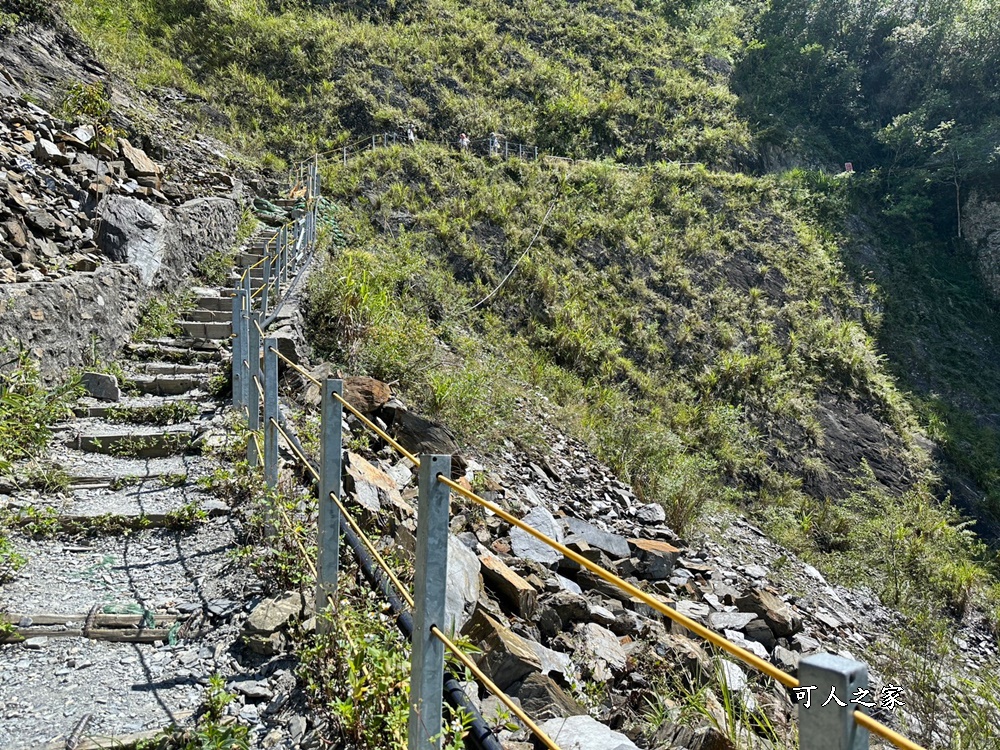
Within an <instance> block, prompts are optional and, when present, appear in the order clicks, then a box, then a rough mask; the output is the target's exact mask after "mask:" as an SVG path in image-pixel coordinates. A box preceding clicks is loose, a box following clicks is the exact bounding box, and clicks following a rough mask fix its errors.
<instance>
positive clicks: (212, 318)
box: [184, 309, 233, 323]
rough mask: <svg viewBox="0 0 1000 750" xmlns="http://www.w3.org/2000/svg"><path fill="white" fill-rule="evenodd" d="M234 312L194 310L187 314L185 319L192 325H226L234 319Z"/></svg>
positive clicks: (230, 310)
mask: <svg viewBox="0 0 1000 750" xmlns="http://www.w3.org/2000/svg"><path fill="white" fill-rule="evenodd" d="M232 317H233V311H232V309H229V310H192V311H191V312H188V313H185V314H184V318H185V320H186V321H188V322H192V323H225V322H228V321H230V320H231V319H232Z"/></svg>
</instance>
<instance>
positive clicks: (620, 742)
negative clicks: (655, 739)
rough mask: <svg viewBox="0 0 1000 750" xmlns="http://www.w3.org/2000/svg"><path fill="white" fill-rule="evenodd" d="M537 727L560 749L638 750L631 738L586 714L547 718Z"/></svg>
mask: <svg viewBox="0 0 1000 750" xmlns="http://www.w3.org/2000/svg"><path fill="white" fill-rule="evenodd" d="M539 727H540V728H541V730H542V731H543V732H545V734H547V735H548V736H549V737H553V738H557V739H556V742H557V743H558V745H559V747H560V748H561V749H562V750H639V748H638V747H637V746H636V744H635V743H634V742H632V740H630V739H629V738H628V737H626V736H625V735H624V734H622V733H621V732H615V731H613V730H611V729H609V728H608V727H606V726H604V725H603V724H601V722H599V721H597V719H593V718H591V717H590V716H587V715H581V716H568V717H565V718H559V719H549V720H548V721H545V722H542V723H541V724H540V725H539Z"/></svg>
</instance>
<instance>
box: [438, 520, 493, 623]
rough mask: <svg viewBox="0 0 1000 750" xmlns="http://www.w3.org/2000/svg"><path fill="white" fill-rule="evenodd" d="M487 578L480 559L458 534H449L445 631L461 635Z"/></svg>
mask: <svg viewBox="0 0 1000 750" xmlns="http://www.w3.org/2000/svg"><path fill="white" fill-rule="evenodd" d="M482 590H483V579H482V576H481V575H480V574H479V558H478V557H476V554H475V553H474V552H473V551H472V550H470V549H469V548H468V547H466V546H465V545H464V544H462V542H460V541H459V540H458V538H457V537H456V536H455V535H454V534H449V535H448V588H447V593H446V598H445V627H444V628H442V629H443V630H444V631H445V632H456V633H458V632H461V630H462V628H463V627H464V626H465V623H466V622H468V620H469V617H470V616H471V615H472V612H473V610H474V609H475V608H476V604H477V603H478V602H479V595H480V593H482Z"/></svg>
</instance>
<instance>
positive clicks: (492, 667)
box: [463, 608, 542, 690]
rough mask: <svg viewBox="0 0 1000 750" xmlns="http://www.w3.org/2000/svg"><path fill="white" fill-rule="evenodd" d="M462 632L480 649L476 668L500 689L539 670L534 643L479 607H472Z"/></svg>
mask: <svg viewBox="0 0 1000 750" xmlns="http://www.w3.org/2000/svg"><path fill="white" fill-rule="evenodd" d="M463 634H464V635H465V636H466V637H468V639H469V640H470V641H472V642H473V643H474V644H476V645H477V646H478V647H479V648H480V649H481V650H482V653H481V654H479V656H478V657H477V661H478V663H479V667H480V669H482V670H483V671H484V672H485V673H486V676H487V677H489V678H490V679H491V680H492V681H493V682H495V683H496V684H497V687H499V688H500V689H501V690H506V689H507V688H509V687H510V686H511V685H513V684H514V683H515V682H518V681H519V680H523V679H524V678H526V677H527V676H528V675H529V674H531V673H532V672H541V671H542V661H541V658H540V657H539V655H538V653H537V651H536V649H535V648H534V645H535V644H532V643H531V642H530V641H529V640H528V639H526V638H522V637H521V636H519V635H517V633H515V632H513V631H512V630H511V629H510V628H508V627H505V626H504V625H503V624H502V623H500V622H499V621H498V620H496V619H494V618H493V617H491V616H490V615H489V614H487V613H486V612H485V611H484V610H483V609H482V608H479V609H476V612H475V614H474V615H473V616H472V619H470V620H469V621H468V623H466V626H465V628H464V630H463Z"/></svg>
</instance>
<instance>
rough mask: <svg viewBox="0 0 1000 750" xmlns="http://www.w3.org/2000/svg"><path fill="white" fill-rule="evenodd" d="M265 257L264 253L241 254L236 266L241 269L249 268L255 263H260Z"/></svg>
mask: <svg viewBox="0 0 1000 750" xmlns="http://www.w3.org/2000/svg"><path fill="white" fill-rule="evenodd" d="M263 257H264V253H263V251H261V252H254V253H240V257H239V258H237V261H236V265H237V267H239V268H248V267H249V266H252V265H254V264H255V263H258V262H260V259H261V258H263Z"/></svg>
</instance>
